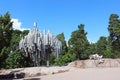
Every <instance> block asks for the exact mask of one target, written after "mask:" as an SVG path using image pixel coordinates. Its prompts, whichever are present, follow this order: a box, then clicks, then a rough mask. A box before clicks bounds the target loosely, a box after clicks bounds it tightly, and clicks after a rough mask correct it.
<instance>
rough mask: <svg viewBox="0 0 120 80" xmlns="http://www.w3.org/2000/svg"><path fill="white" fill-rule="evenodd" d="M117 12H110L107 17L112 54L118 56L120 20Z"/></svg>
mask: <svg viewBox="0 0 120 80" xmlns="http://www.w3.org/2000/svg"><path fill="white" fill-rule="evenodd" d="M118 18H119V16H118V15H117V14H111V15H110V18H109V26H108V31H109V37H110V42H111V43H110V44H111V46H112V47H111V48H112V52H113V53H114V56H116V57H120V20H119V19H118Z"/></svg>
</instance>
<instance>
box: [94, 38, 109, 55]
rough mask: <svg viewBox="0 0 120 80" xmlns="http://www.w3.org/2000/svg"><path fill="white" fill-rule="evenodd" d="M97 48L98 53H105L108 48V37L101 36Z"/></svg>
mask: <svg viewBox="0 0 120 80" xmlns="http://www.w3.org/2000/svg"><path fill="white" fill-rule="evenodd" d="M96 48H97V49H96V50H97V52H96V53H97V54H99V55H104V52H105V51H106V50H107V38H106V37H104V36H101V37H100V39H99V40H98V41H97V43H96Z"/></svg>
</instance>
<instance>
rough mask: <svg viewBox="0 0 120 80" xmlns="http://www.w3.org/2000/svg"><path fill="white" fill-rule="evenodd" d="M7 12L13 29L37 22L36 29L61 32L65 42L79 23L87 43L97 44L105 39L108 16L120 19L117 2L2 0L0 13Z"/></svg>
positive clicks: (54, 32)
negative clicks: (12, 22) (115, 15)
mask: <svg viewBox="0 0 120 80" xmlns="http://www.w3.org/2000/svg"><path fill="white" fill-rule="evenodd" d="M7 11H9V12H10V14H11V18H12V19H13V20H15V21H16V24H15V26H14V27H16V28H17V27H19V29H32V28H33V23H34V22H37V24H38V28H39V30H41V31H43V30H44V29H45V30H48V29H49V30H50V31H52V33H53V34H54V35H57V34H60V33H62V32H63V33H64V35H65V38H66V40H69V38H70V36H71V33H72V32H73V31H74V30H76V29H78V25H79V24H85V31H86V32H88V34H87V38H88V40H90V41H93V42H96V41H97V40H98V39H99V37H100V36H108V34H109V33H108V30H107V27H108V21H109V16H110V14H112V13H115V14H118V15H119V16H120V0H1V1H0V14H2V15H3V14H5V13H6V12H7Z"/></svg>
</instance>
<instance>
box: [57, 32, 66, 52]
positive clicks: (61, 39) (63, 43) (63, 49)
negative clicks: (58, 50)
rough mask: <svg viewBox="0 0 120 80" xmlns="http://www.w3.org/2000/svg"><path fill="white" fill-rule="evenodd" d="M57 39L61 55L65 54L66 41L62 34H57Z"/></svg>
mask: <svg viewBox="0 0 120 80" xmlns="http://www.w3.org/2000/svg"><path fill="white" fill-rule="evenodd" d="M57 38H58V40H60V41H61V43H62V54H65V53H66V52H67V51H68V48H67V44H66V41H65V37H64V33H61V34H58V35H57Z"/></svg>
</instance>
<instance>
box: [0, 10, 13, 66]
mask: <svg viewBox="0 0 120 80" xmlns="http://www.w3.org/2000/svg"><path fill="white" fill-rule="evenodd" d="M12 31H13V29H12V22H11V18H10V14H9V12H7V13H6V14H5V15H4V16H2V15H0V68H4V67H5V59H6V58H7V56H8V54H9V51H10V49H9V46H10V42H11V38H12Z"/></svg>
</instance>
